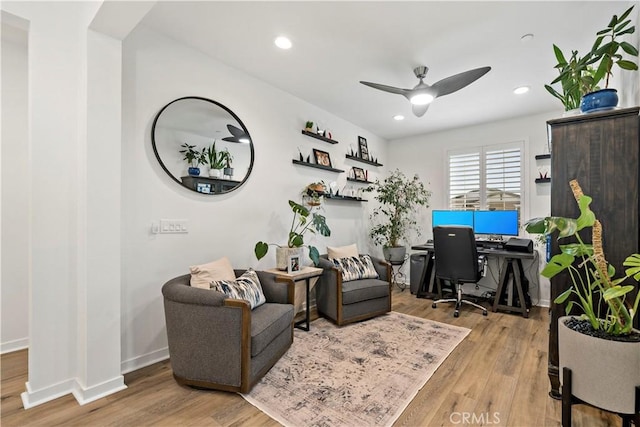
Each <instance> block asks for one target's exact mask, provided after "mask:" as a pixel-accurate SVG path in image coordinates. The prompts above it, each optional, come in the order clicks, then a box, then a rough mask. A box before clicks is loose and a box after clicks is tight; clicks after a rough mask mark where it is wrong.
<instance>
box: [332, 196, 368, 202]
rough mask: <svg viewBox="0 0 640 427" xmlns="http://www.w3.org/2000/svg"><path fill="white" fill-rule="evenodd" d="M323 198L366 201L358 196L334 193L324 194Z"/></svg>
mask: <svg viewBox="0 0 640 427" xmlns="http://www.w3.org/2000/svg"><path fill="white" fill-rule="evenodd" d="M324 198H325V199H329V200H344V201H348V202H368V200H366V199H362V198H360V197H352V196H336V195H335V194H325V195H324Z"/></svg>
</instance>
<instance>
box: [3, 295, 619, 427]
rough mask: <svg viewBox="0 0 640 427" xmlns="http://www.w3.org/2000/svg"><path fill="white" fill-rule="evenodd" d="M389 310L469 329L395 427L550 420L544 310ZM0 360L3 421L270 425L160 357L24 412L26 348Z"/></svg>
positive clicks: (587, 417)
mask: <svg viewBox="0 0 640 427" xmlns="http://www.w3.org/2000/svg"><path fill="white" fill-rule="evenodd" d="M393 310H394V311H398V312H401V313H406V314H410V315H413V316H418V317H423V318H427V319H432V320H436V321H440V322H444V323H451V324H454V325H459V326H464V327H467V328H470V329H471V333H470V334H469V335H468V336H467V338H466V339H465V340H464V341H463V342H462V343H461V344H460V345H459V346H458V347H457V348H456V349H455V350H454V351H453V353H452V354H451V355H450V356H449V357H448V358H447V360H445V361H444V363H443V364H442V365H441V366H440V368H439V369H438V370H437V371H436V373H435V374H434V375H433V376H432V377H431V379H430V380H429V381H428V382H427V384H426V385H425V386H424V387H423V388H422V390H420V392H419V393H418V394H417V396H416V397H415V398H414V399H413V401H412V402H411V403H410V404H409V406H408V407H407V408H406V410H405V411H404V412H403V414H402V415H401V416H400V418H399V419H398V420H397V421H396V423H395V425H396V426H441V425H454V426H455V425H463V426H464V425H481V424H482V425H497V426H523V427H526V426H532V427H537V426H559V425H560V402H559V401H556V400H553V399H551V398H550V397H548V394H547V393H548V389H549V382H548V379H547V329H548V323H549V317H548V314H547V310H546V309H541V308H533V309H532V311H531V315H530V318H529V319H525V318H523V317H522V316H520V315H515V314H509V313H491V312H489V315H488V316H487V317H483V316H482V314H481V313H480V312H479V311H478V310H472V309H471V308H469V307H465V308H463V309H462V310H461V312H460V317H459V318H457V319H456V318H454V317H453V311H452V308H451V306H449V305H447V304H442V305H440V306H438V308H437V309H432V308H431V300H425V299H417V298H415V296H413V295H411V294H410V293H409V290H408V289H407V290H405V291H404V292H401V291H399V290H398V289H394V294H393ZM312 327H313V325H312ZM1 361H2V401H1V407H0V410H1V412H2V415H1V419H0V423H1V425H2V426H3V427H9V426H56V425H64V426H76V425H77V426H107V425H117V426H147V425H149V426H174V425H181V426H277V425H278V423H276V422H275V421H273V420H272V419H271V418H269V417H268V416H267V415H265V414H264V413H262V412H260V411H259V410H257V409H256V408H254V407H253V406H252V405H251V404H249V403H247V402H246V401H245V400H244V399H243V398H242V397H240V396H239V395H237V394H234V393H225V392H216V391H203V390H195V389H192V388H188V387H181V386H179V385H178V384H177V383H176V382H175V381H174V380H173V377H172V375H171V365H170V363H169V361H164V362H160V363H156V364H154V365H151V366H148V367H146V368H143V369H140V370H138V371H135V372H132V373H129V374H127V375H125V382H126V384H127V386H128V388H127V389H126V390H124V391H121V392H119V393H116V394H114V395H111V396H108V397H106V398H103V399H100V400H98V401H96V402H93V403H89V404H87V405H84V406H79V405H78V404H77V402H76V400H75V399H74V398H73V397H72V396H71V395H67V396H64V397H61V398H59V399H56V400H54V401H51V402H48V403H46V404H43V405H40V406H37V407H35V408H32V409H29V410H24V409H23V407H22V402H21V400H20V393H22V392H23V391H24V390H25V382H26V381H27V351H26V350H25V351H18V352H14V353H9V354H5V355H3V356H2V359H1ZM465 414H467V415H465ZM463 417H466V418H463ZM465 420H466V422H465ZM573 423H574V426H576V427H579V426H584V427H587V426H589V427H601V426H620V425H621V424H622V423H621V421H620V419H619V418H618V417H617V416H614V415H610V414H607V413H604V412H602V411H598V410H596V409H593V408H589V407H586V406H574V409H573Z"/></svg>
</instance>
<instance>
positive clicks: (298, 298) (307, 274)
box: [267, 267, 323, 332]
mask: <svg viewBox="0 0 640 427" xmlns="http://www.w3.org/2000/svg"><path fill="white" fill-rule="evenodd" d="M267 271H268V272H270V273H274V274H276V275H278V276H280V277H286V278H288V279H291V280H293V282H294V283H295V290H294V298H293V300H294V307H295V310H296V314H298V313H300V312H301V311H302V302H303V296H302V292H299V290H298V288H302V286H305V297H304V298H306V306H305V308H304V310H305V315H304V319H302V320H300V321H298V322H295V323H294V326H295V327H296V328H298V329H302V330H303V331H307V332H308V331H309V294H310V293H311V289H313V287H314V286H315V285H316V283H317V282H318V278H319V277H320V276H321V275H322V271H323V270H322V269H321V268H316V267H302V269H301V270H300V271H296V272H293V273H287V272H286V271H282V270H278V269H277V268H270V269H269V270H267ZM298 285H300V286H298Z"/></svg>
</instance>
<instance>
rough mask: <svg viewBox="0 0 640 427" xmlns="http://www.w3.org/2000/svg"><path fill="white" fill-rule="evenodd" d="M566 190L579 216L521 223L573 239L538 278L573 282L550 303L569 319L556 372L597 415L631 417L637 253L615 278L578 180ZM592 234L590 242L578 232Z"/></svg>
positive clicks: (638, 358)
mask: <svg viewBox="0 0 640 427" xmlns="http://www.w3.org/2000/svg"><path fill="white" fill-rule="evenodd" d="M570 185H571V188H572V191H573V194H574V197H575V199H576V202H577V203H578V206H579V208H580V216H579V217H578V218H576V219H574V218H564V217H546V218H536V219H532V220H530V221H528V222H527V224H526V230H527V232H529V233H534V234H543V235H545V236H547V235H550V234H551V233H554V232H555V233H557V234H558V239H567V238H569V239H571V243H567V244H564V245H560V251H561V252H560V253H559V254H556V255H554V256H553V257H552V258H551V260H550V261H549V262H548V263H547V265H546V266H545V267H544V269H543V270H542V272H541V274H542V275H543V276H545V277H548V278H552V277H554V276H556V275H558V274H560V273H564V274H567V275H568V278H569V280H570V283H571V287H570V288H569V289H567V290H566V291H565V292H563V293H562V294H560V295H559V296H558V297H557V298H556V299H555V300H554V301H553V303H554V304H566V314H567V316H565V317H561V318H559V319H558V351H559V358H560V371H561V372H562V370H563V368H564V367H567V368H569V369H570V370H571V376H572V381H571V382H572V384H571V395H573V396H575V397H577V398H579V399H581V400H583V401H584V402H587V403H589V404H591V405H593V406H596V407H598V408H601V409H606V410H608V411H613V412H617V413H621V414H631V413H634V411H635V400H634V396H635V389H636V386H637V385H639V384H640V331H637V330H634V329H633V319H634V316H635V314H636V312H637V310H638V302H639V301H640V292H638V295H637V296H636V297H635V301H634V300H632V299H631V298H630V296H631V295H632V291H633V290H634V288H635V286H634V285H633V284H631V283H629V279H631V278H633V280H635V281H636V282H637V281H638V280H639V279H640V254H632V255H630V256H628V257H627V258H626V260H625V261H624V262H623V266H625V267H627V268H626V270H625V272H624V274H623V275H621V276H620V277H618V278H615V273H616V272H615V269H614V268H613V266H611V265H610V264H609V263H608V262H607V260H606V258H605V254H604V248H603V246H602V241H603V232H604V230H603V229H602V225H601V224H600V221H598V220H597V219H596V215H595V214H594V212H593V211H591V209H590V204H591V202H592V199H591V197H589V196H586V195H585V194H583V192H582V189H581V188H580V185H579V183H578V182H577V181H576V180H573V181H571V183H570ZM589 228H591V243H587V239H586V238H585V233H584V232H583V233H580V231H581V230H588V229H589ZM572 314H573V315H572ZM585 350H586V351H585ZM561 378H562V375H561ZM563 392H564V391H563Z"/></svg>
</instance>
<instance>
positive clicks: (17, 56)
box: [0, 12, 29, 353]
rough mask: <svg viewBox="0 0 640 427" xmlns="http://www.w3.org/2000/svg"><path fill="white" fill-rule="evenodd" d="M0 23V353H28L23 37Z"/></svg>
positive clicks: (5, 17) (7, 21)
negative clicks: (0, 93)
mask: <svg viewBox="0 0 640 427" xmlns="http://www.w3.org/2000/svg"><path fill="white" fill-rule="evenodd" d="M2 18H3V19H2V50H1V51H2V73H1V78H2V154H1V157H2V243H1V245H2V248H3V250H2V279H1V283H2V285H1V286H2V308H1V310H0V311H1V315H2V329H1V331H0V343H1V347H0V352H2V353H4V352H8V351H14V350H18V349H22V348H26V347H27V346H28V344H29V319H28V314H29V310H28V308H29V276H28V272H29V266H28V251H29V247H28V242H29V239H28V234H29V221H28V212H29V210H28V209H29V186H28V176H27V171H28V160H29V152H28V123H27V32H26V30H25V29H23V28H20V26H14V25H12V24H11V22H10V21H11V20H12V19H11V17H10V16H8V14H7V13H6V12H2ZM14 18H15V17H14ZM15 19H17V18H15ZM18 24H19V23H18Z"/></svg>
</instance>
